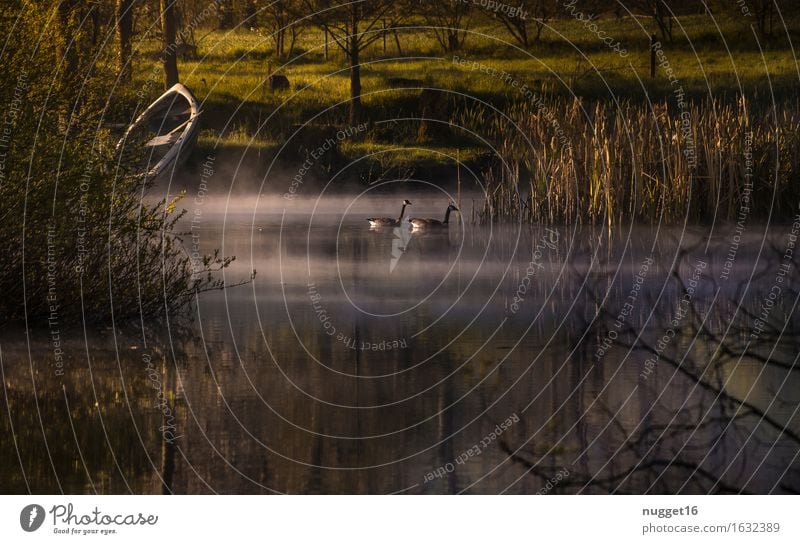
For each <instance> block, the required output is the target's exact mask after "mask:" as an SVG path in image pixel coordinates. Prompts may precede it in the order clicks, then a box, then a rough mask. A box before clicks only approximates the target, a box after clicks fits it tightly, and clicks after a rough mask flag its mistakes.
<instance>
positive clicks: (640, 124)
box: [454, 97, 800, 227]
mask: <svg viewBox="0 0 800 544" xmlns="http://www.w3.org/2000/svg"><path fill="white" fill-rule="evenodd" d="M454 123H456V124H459V125H462V126H466V127H469V128H470V129H472V130H475V131H476V132H478V133H479V134H481V135H483V136H485V137H487V138H488V139H489V141H490V142H492V143H493V144H494V145H495V147H496V149H497V160H496V161H493V164H492V166H490V167H489V168H488V169H487V171H486V172H485V174H484V182H485V189H486V198H485V201H484V204H483V208H482V209H481V210H479V212H478V213H477V214H476V215H477V219H478V221H481V222H489V221H498V220H513V221H519V220H523V221H531V222H543V223H565V222H566V223H575V222H577V223H592V224H607V225H608V226H609V227H610V226H612V225H615V224H619V223H623V222H627V221H638V222H646V223H655V222H659V221H665V222H678V221H683V220H684V219H686V220H689V221H693V222H702V221H707V220H708V221H710V220H712V219H713V220H716V221H735V220H737V219H741V218H743V217H745V218H748V217H749V218H765V217H767V216H768V215H770V214H771V216H772V217H773V219H775V218H778V219H780V218H781V217H786V216H787V215H788V214H789V213H792V214H793V212H796V210H797V205H798V197H799V196H800V195H799V194H798V193H799V192H800V191H798V189H800V183H799V181H800V179H799V177H800V110H798V104H797V103H796V102H795V101H792V102H785V103H780V104H777V105H773V106H766V107H764V106H759V107H752V108H751V107H750V104H749V103H748V102H747V101H746V100H745V99H744V98H739V99H738V100H737V101H733V102H727V103H726V102H722V101H720V100H712V99H707V100H703V101H699V102H691V103H686V104H685V105H684V106H683V108H682V109H681V108H679V107H678V106H677V105H676V103H675V102H674V101H672V102H669V101H667V102H661V103H654V104H651V105H647V104H634V103H631V102H623V103H613V102H600V101H597V102H585V101H580V100H578V99H575V100H567V99H563V98H558V97H552V98H550V99H547V100H537V101H535V102H532V101H524V102H522V101H520V102H516V103H514V104H513V105H512V106H511V107H510V108H509V110H508V111H507V113H506V117H504V116H501V115H499V114H495V113H490V112H489V111H488V110H486V109H485V108H483V107H478V108H470V109H469V110H464V111H462V112H460V113H459V114H457V115H456V119H454Z"/></svg>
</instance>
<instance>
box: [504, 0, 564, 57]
mask: <svg viewBox="0 0 800 544" xmlns="http://www.w3.org/2000/svg"><path fill="white" fill-rule="evenodd" d="M556 4H557V0H523V1H522V2H520V3H519V9H518V10H513V11H512V10H506V11H500V12H497V13H496V14H495V17H496V18H497V19H498V20H499V21H500V22H501V23H503V26H505V27H506V29H507V30H508V32H509V34H511V36H512V37H513V38H514V40H516V41H517V43H519V44H520V46H522V47H524V48H525V49H527V48H528V47H530V45H531V41H537V42H538V41H539V39H540V38H541V36H542V30H544V27H545V26H546V25H547V23H548V22H549V21H550V19H551V18H553V16H554V15H555V13H556V9H557V5H556ZM531 34H533V35H532V36H531Z"/></svg>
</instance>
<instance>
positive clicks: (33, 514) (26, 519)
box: [19, 504, 44, 533]
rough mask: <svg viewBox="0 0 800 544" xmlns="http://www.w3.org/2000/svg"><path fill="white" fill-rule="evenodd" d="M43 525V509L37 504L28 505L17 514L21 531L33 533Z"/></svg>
mask: <svg viewBox="0 0 800 544" xmlns="http://www.w3.org/2000/svg"><path fill="white" fill-rule="evenodd" d="M42 523H44V508H43V507H42V506H41V505H38V504H29V505H28V506H26V507H25V508H23V509H22V512H20V513H19V524H20V526H21V527H22V530H23V531H25V532H28V533H32V532H34V531H35V530H36V529H38V528H39V527H41V526H42Z"/></svg>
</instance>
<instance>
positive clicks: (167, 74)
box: [160, 0, 178, 88]
mask: <svg viewBox="0 0 800 544" xmlns="http://www.w3.org/2000/svg"><path fill="white" fill-rule="evenodd" d="M176 1H177V0H160V2H161V3H160V6H161V33H162V35H163V45H164V53H163V57H162V62H163V64H164V83H165V85H166V87H167V88H169V87H172V86H173V85H175V84H176V83H178V45H177V44H176V43H175V39H176V33H177V29H176V24H175V2H176Z"/></svg>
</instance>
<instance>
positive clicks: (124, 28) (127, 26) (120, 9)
mask: <svg viewBox="0 0 800 544" xmlns="http://www.w3.org/2000/svg"><path fill="white" fill-rule="evenodd" d="M133 4H134V0H116V5H115V7H116V11H115V20H116V24H117V71H118V75H119V78H120V79H121V80H123V81H130V79H131V38H132V37H133Z"/></svg>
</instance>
